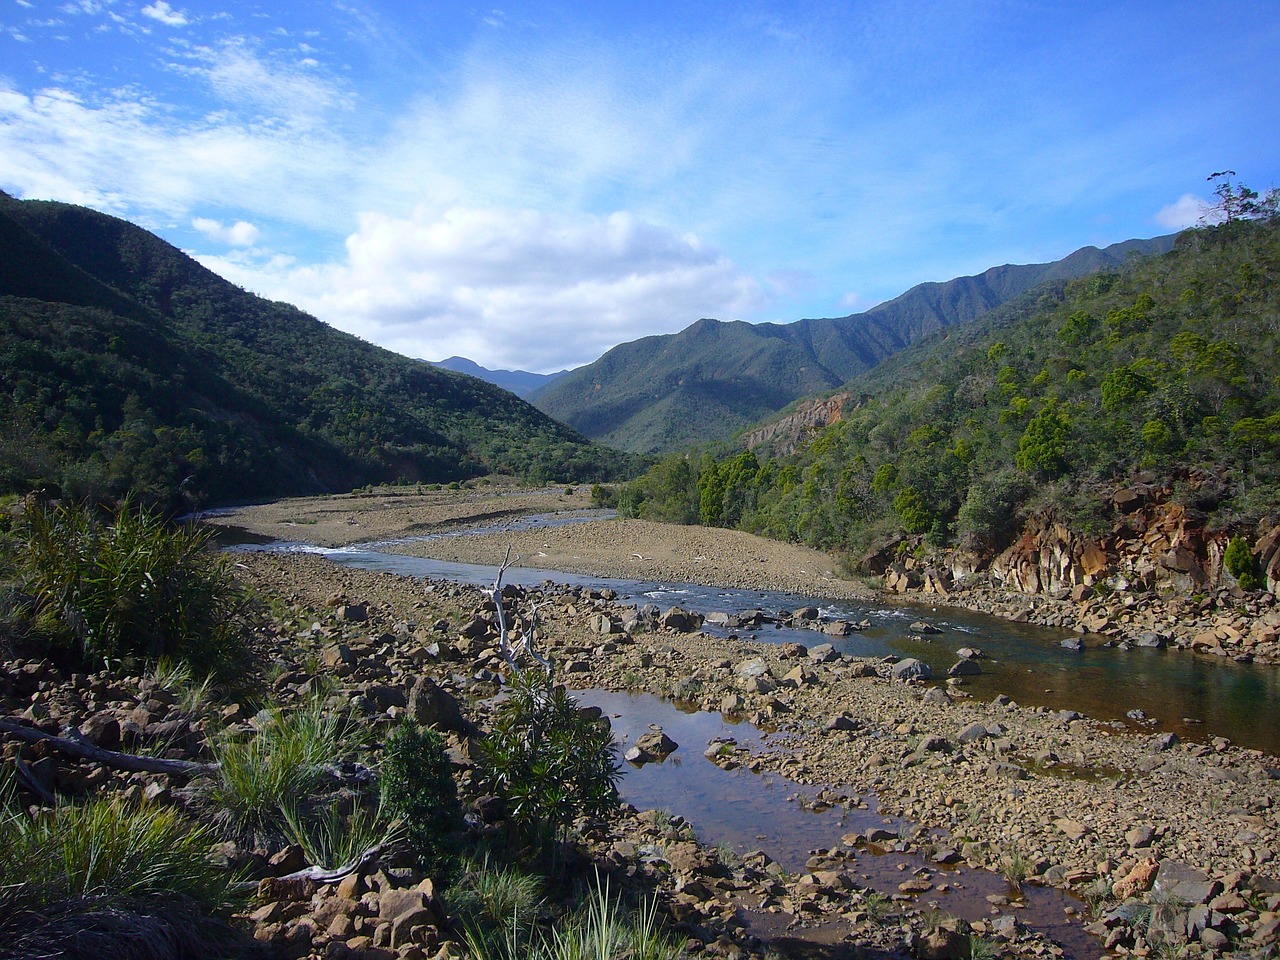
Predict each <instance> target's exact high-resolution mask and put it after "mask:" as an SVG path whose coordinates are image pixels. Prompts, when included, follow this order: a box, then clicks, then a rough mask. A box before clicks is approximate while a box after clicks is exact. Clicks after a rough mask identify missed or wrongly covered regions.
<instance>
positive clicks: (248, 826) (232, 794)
mask: <svg viewBox="0 0 1280 960" xmlns="http://www.w3.org/2000/svg"><path fill="white" fill-rule="evenodd" d="M259 716H260V717H262V718H263V719H262V722H261V725H260V726H259V729H258V730H257V731H256V732H254V733H252V734H250V735H249V736H248V737H237V736H235V735H233V734H232V733H230V732H225V733H224V734H223V735H222V736H220V737H218V738H217V739H216V740H215V741H214V744H213V753H214V759H215V760H216V761H217V762H218V764H219V770H218V776H217V778H216V779H215V780H213V781H212V783H211V784H210V785H209V787H208V788H207V790H206V793H205V800H206V801H207V802H208V803H209V804H210V805H211V806H212V807H213V808H214V811H215V813H214V817H215V820H216V821H217V822H218V823H219V824H220V825H221V826H222V827H223V829H224V830H225V832H227V833H228V834H229V835H231V836H234V837H237V838H242V839H248V838H253V837H273V838H281V837H283V836H284V835H285V833H286V825H287V824H286V817H285V812H286V811H294V812H295V814H296V812H297V811H298V810H299V809H301V808H302V807H304V805H305V804H306V803H307V801H308V800H309V799H310V798H311V797H312V795H313V794H314V793H315V792H316V790H317V789H318V787H319V786H320V783H321V781H322V779H323V777H324V775H325V771H326V769H327V768H328V766H329V765H330V764H332V763H335V762H337V761H339V760H340V759H341V758H343V757H344V756H348V755H349V754H350V753H351V752H352V751H354V750H355V749H356V748H357V747H358V745H359V743H360V740H361V734H360V730H359V728H357V727H354V726H353V725H350V724H348V723H347V722H346V720H345V718H344V717H342V716H341V715H340V714H338V713H337V712H335V711H333V710H330V709H327V708H326V707H325V705H324V703H323V702H322V701H320V700H311V701H309V702H307V703H305V704H304V705H302V706H300V707H294V708H291V709H289V710H282V709H280V708H273V709H270V710H268V711H265V712H264V713H263V714H260V715H259Z"/></svg>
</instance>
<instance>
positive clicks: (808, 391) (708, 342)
mask: <svg viewBox="0 0 1280 960" xmlns="http://www.w3.org/2000/svg"><path fill="white" fill-rule="evenodd" d="M1172 243H1173V238H1172V237H1161V238H1157V239H1155V240H1130V241H1127V242H1125V243H1120V244H1115V245H1113V246H1110V247H1107V248H1106V249H1105V250H1098V249H1097V248H1095V247H1085V248H1083V249H1081V250H1077V251H1076V252H1075V253H1073V254H1071V255H1070V256H1069V257H1066V258H1064V259H1062V260H1058V261H1055V262H1053V263H1043V264H1029V265H1019V266H1010V265H1006V266H1002V267H992V268H991V269H990V270H987V271H986V272H984V273H982V274H979V275H977V276H972V277H958V278H956V279H954V280H949V281H947V282H946V283H925V284H920V285H919V286H916V287H913V288H912V289H910V290H908V291H907V292H906V293H904V294H902V295H901V296H900V297H897V298H896V299H894V300H890V301H888V302H887V303H883V304H880V305H879V306H877V307H874V308H872V309H871V310H868V311H867V312H866V313H861V314H854V315H852V316H848V317H843V318H839V319H824V320H799V321H797V322H795V323H788V324H775V323H761V324H749V323H743V322H741V321H735V322H722V321H718V320H710V319H703V320H699V321H697V322H696V323H694V324H692V325H691V326H689V327H687V328H685V329H684V330H682V331H681V332H680V333H677V334H672V335H669V336H657V337H646V338H644V339H642V340H637V341H634V342H632V343H625V344H622V345H621V346H618V347H615V348H613V349H612V350H610V351H609V352H607V353H606V354H605V355H604V356H602V357H601V358H600V359H599V360H597V361H595V362H594V363H591V364H588V365H586V366H585V367H579V368H578V369H576V370H573V371H571V372H569V373H567V374H565V375H564V376H562V377H560V378H559V379H557V380H556V381H555V382H554V383H552V384H550V385H548V386H546V387H544V388H543V389H541V390H539V391H538V392H537V393H535V394H533V396H532V400H533V402H534V403H535V404H536V405H537V406H538V407H539V408H540V409H541V410H544V411H545V412H547V413H548V414H550V415H551V416H553V417H555V418H556V419H558V420H561V421H563V422H564V423H567V424H569V425H570V426H572V427H574V428H575V429H577V430H580V431H582V433H583V434H585V435H586V436H588V437H591V438H592V439H596V440H600V441H601V442H604V443H608V444H610V445H612V446H615V447H618V448H619V449H622V450H629V451H632V452H635V453H654V452H664V451H671V450H677V449H680V448H683V447H688V446H693V445H696V444H700V443H706V442H710V441H715V440H727V439H728V438H729V437H731V436H732V435H733V434H734V433H735V432H737V431H738V430H741V429H742V428H744V427H746V426H749V425H751V424H753V423H755V422H757V421H759V420H761V419H764V418H765V417H768V416H769V415H770V414H773V413H776V412H777V411H779V410H781V409H782V408H784V407H785V406H787V404H789V403H791V402H792V401H794V400H796V399H798V398H800V397H806V396H810V395H812V394H815V393H820V392H822V391H825V390H830V389H832V388H834V387H838V386H839V385H841V384H843V383H844V382H845V381H847V380H849V379H850V378H851V377H853V376H855V375H857V374H858V373H861V372H863V371H865V370H868V369H870V368H872V367H874V366H875V365H876V364H877V363H879V362H881V361H882V360H884V359H885V358H886V357H888V356H890V355H891V354H893V353H894V352H896V351H898V350H901V349H902V348H903V347H905V346H907V345H909V344H911V343H913V342H915V341H916V340H918V339H920V337H922V336H924V335H925V334H928V333H930V332H932V331H935V330H939V329H941V328H943V327H948V326H952V325H954V324H961V323H967V322H969V321H971V320H973V319H975V318H976V317H979V316H981V315H982V314H984V313H986V312H987V311H989V310H991V309H992V308H994V307H997V306H999V305H1000V304H1003V303H1005V302H1007V301H1008V300H1009V299H1010V298H1012V297H1014V296H1017V295H1018V294H1020V293H1022V292H1024V291H1026V290H1029V289H1031V288H1032V287H1034V286H1036V285H1037V284H1040V283H1044V282H1046V281H1049V280H1053V279H1062V278H1067V277H1074V276H1080V275H1082V274H1086V273H1090V272H1093V271H1095V270H1099V269H1102V268H1105V267H1114V266H1116V265H1118V264H1120V263H1123V262H1124V260H1125V258H1126V257H1128V256H1130V255H1132V254H1142V253H1156V252H1160V251H1162V250H1167V249H1169V247H1170V246H1171V245H1172Z"/></svg>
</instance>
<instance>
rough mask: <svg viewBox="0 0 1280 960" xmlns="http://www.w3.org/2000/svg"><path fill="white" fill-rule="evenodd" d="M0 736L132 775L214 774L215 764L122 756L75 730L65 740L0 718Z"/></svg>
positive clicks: (127, 754)
mask: <svg viewBox="0 0 1280 960" xmlns="http://www.w3.org/2000/svg"><path fill="white" fill-rule="evenodd" d="M0 734H3V735H5V736H10V737H14V738H15V739H18V740H23V741H25V742H27V743H48V744H49V746H51V747H52V748H53V749H54V750H57V751H58V752H59V753H61V754H64V755H65V756H68V757H74V758H75V759H77V760H91V761H93V762H94V763H103V764H106V765H107V766H108V767H111V768H113V769H116V770H127V771H129V772H131V773H164V774H168V775H169V776H178V777H199V776H207V775H209V774H212V773H216V772H217V770H218V765H217V764H216V763H200V762H198V761H195V760H167V759H165V758H163V757H143V756H139V755H138V754H136V753H121V752H119V751H116V750H106V749H104V748H102V747H99V746H95V745H94V744H92V743H90V742H89V741H88V740H87V739H86V738H85V736H84V734H82V733H81V732H80V731H79V730H76V729H75V728H74V727H73V728H71V729H70V730H69V731H68V735H67V736H65V737H59V736H55V735H54V734H52V733H45V732H44V731H43V730H37V729H35V728H34V727H26V726H23V725H22V724H20V723H16V722H14V721H13V720H4V719H0Z"/></svg>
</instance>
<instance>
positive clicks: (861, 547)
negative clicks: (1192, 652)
mask: <svg viewBox="0 0 1280 960" xmlns="http://www.w3.org/2000/svg"><path fill="white" fill-rule="evenodd" d="M1229 189H1230V188H1229ZM1255 212H1257V213H1258V215H1257V216H1255V217H1247V216H1233V217H1231V218H1230V219H1229V220H1228V221H1227V222H1224V223H1222V224H1220V225H1217V226H1208V227H1202V228H1199V229H1195V230H1190V231H1187V232H1185V233H1184V234H1183V235H1181V236H1180V237H1179V239H1178V242H1177V244H1176V246H1175V247H1174V249H1173V250H1172V251H1170V252H1168V253H1166V254H1162V255H1158V256H1153V257H1147V258H1141V259H1137V260H1135V261H1133V262H1131V263H1129V264H1126V265H1125V266H1123V267H1121V268H1118V269H1112V270H1108V271H1104V272H1100V273H1096V274H1092V275H1089V276H1086V277H1080V278H1076V279H1070V280H1065V281H1055V282H1052V283H1049V284H1047V285H1043V286H1041V287H1039V288H1037V289H1036V290H1034V291H1032V292H1030V293H1028V294H1026V295H1024V296H1022V297H1020V298H1017V299H1016V300H1014V301H1011V302H1010V303H1009V304H1006V305H1005V306H1004V307H1001V308H1000V309H998V310H996V311H993V312H992V313H990V314H988V315H987V316H985V317H983V318H980V319H979V320H977V321H975V322H974V323H971V324H967V325H964V326H959V327H951V328H948V329H947V330H944V331H941V332H939V333H936V334H934V335H933V336H931V337H929V338H927V339H925V340H923V341H921V342H920V343H918V344H916V345H915V346H913V347H911V348H908V349H907V350H905V351H902V352H901V353H899V354H897V355H895V356H894V357H892V358H890V359H889V360H887V361H885V362H884V363H882V364H881V365H880V366H879V367H877V368H876V369H875V370H872V371H870V372H868V373H866V374H864V375H862V376H860V377H857V378H855V379H854V380H852V381H851V382H850V383H849V384H847V385H846V389H848V390H849V391H850V392H851V393H852V394H853V396H855V397H860V398H861V399H860V400H858V401H856V402H853V403H851V404H850V405H848V406H846V408H845V409H844V411H843V415H842V417H841V419H840V420H839V421H838V422H836V423H833V424H831V425H830V426H827V427H826V428H824V429H822V430H820V431H818V432H817V433H816V435H814V436H813V438H812V440H811V441H810V442H808V443H807V444H805V445H803V446H802V447H801V448H800V449H799V450H797V451H796V452H795V453H794V454H792V455H790V456H780V457H770V456H769V455H768V451H767V450H766V449H763V448H761V449H759V450H756V451H750V450H748V451H741V452H735V453H731V454H728V455H722V456H719V457H713V456H710V455H704V456H703V457H701V458H700V459H698V458H694V457H689V456H671V457H668V458H666V459H664V460H662V461H660V462H658V463H657V464H656V465H654V466H653V467H652V468H651V469H650V470H649V472H648V473H647V474H646V475H645V476H644V477H642V478H641V479H639V480H638V481H636V482H634V483H631V484H629V485H627V486H625V487H623V488H622V489H621V490H620V491H619V500H620V506H621V507H622V509H623V510H624V512H627V513H629V514H632V515H638V516H645V517H650V518H661V519H669V520H676V521H680V522H685V523H703V524H711V525H723V526H735V527H741V528H743V529H746V530H751V531H755V532H759V533H764V534H767V535H770V536H773V537H778V538H785V539H794V540H799V541H804V542H806V543H810V544H813V545H816V546H821V547H826V548H838V549H844V550H848V551H851V552H856V553H858V554H862V553H864V552H866V551H868V550H874V549H876V548H877V547H878V546H880V545H883V544H886V543H890V542H893V541H894V540H896V539H899V538H900V537H901V536H902V535H903V534H906V535H919V536H922V537H923V539H924V540H925V541H926V542H927V543H929V544H932V545H934V546H944V545H955V544H958V545H962V546H967V547H971V548H974V549H977V550H980V551H982V552H990V551H994V550H996V549H998V548H1000V547H1002V546H1003V545H1004V544H1005V543H1006V542H1007V540H1008V538H1009V536H1010V535H1011V534H1012V533H1013V532H1014V530H1015V529H1017V527H1018V526H1019V525H1020V523H1021V521H1022V520H1024V519H1025V518H1026V517H1028V516H1030V515H1033V514H1034V515H1052V516H1057V517H1060V518H1062V519H1065V520H1067V521H1068V522H1069V523H1070V524H1071V525H1072V526H1073V527H1074V528H1076V529H1078V530H1080V531H1082V532H1096V529H1091V528H1097V527H1098V526H1099V525H1100V524H1101V523H1102V522H1103V510H1104V508H1105V505H1106V503H1107V502H1108V500H1109V491H1110V490H1111V489H1114V487H1115V485H1116V484H1117V483H1123V482H1126V481H1128V480H1130V479H1133V478H1134V477H1136V476H1140V475H1142V474H1144V473H1149V474H1151V475H1152V476H1153V477H1154V478H1159V479H1160V480H1161V481H1162V482H1166V483H1168V484H1170V485H1171V486H1172V487H1173V490H1174V495H1175V497H1177V498H1178V499H1180V500H1182V501H1183V502H1185V503H1186V504H1187V505H1188V506H1189V507H1191V508H1193V509H1195V510H1198V511H1200V512H1201V513H1202V514H1203V515H1204V516H1206V518H1207V519H1209V520H1210V521H1211V522H1212V523H1214V524H1216V525H1218V526H1220V527H1221V526H1232V525H1234V524H1237V523H1240V522H1242V521H1246V520H1255V521H1256V520H1258V519H1260V518H1261V517H1263V516H1265V515H1267V514H1268V513H1272V514H1274V512H1275V510H1276V508H1277V505H1278V504H1280V367H1278V366H1277V357H1280V315H1278V314H1277V300H1276V294H1277V290H1278V289H1280V222H1277V219H1276V218H1275V217H1274V216H1272V215H1270V213H1269V212H1267V211H1257V210H1255ZM1263 212H1266V213H1267V215H1265V216H1264V215H1262V213H1263Z"/></svg>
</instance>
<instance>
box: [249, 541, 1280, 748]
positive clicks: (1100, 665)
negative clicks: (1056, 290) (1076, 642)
mask: <svg viewBox="0 0 1280 960" xmlns="http://www.w3.org/2000/svg"><path fill="white" fill-rule="evenodd" d="M380 546H381V545H380V544H366V545H361V546H357V547H345V548H340V549H325V548H319V547H314V546H310V545H308V544H301V543H282V542H272V543H265V544H264V543H258V544H247V543H241V544H238V545H232V546H230V547H228V549H230V550H270V551H301V552H308V553H317V554H321V555H323V556H326V557H328V558H329V559H331V560H333V561H334V562H336V563H340V564H344V565H348V566H353V567H359V568H362V569H368V570H375V571H383V572H388V573H398V574H404V575H409V576H416V577H424V578H433V579H443V580H452V581H455V582H460V583H470V584H477V585H488V584H492V582H493V579H494V577H495V576H496V574H497V568H496V567H488V566H479V565H472V564H461V563H448V562H444V561H438V560H430V559H426V558H422V557H410V556H405V555H402V554H396V553H389V552H385V551H384V550H383V549H380ZM505 580H506V582H508V583H518V584H521V585H524V586H537V585H540V584H542V583H544V582H546V581H548V580H554V581H555V582H556V583H567V584H570V585H580V586H589V587H596V588H604V587H609V588H611V589H613V590H614V591H615V592H616V593H617V594H618V596H619V599H620V600H622V601H623V602H627V603H635V604H644V603H656V604H658V605H659V606H662V607H666V606H670V605H679V606H682V607H684V608H686V609H689V610H696V611H699V612H701V613H704V614H705V613H712V612H722V613H738V612H741V611H744V610H753V609H758V610H762V611H764V612H765V613H766V614H777V613H778V612H779V611H783V610H788V611H789V610H795V609H797V608H799V607H803V606H809V605H811V604H814V603H815V601H814V600H813V599H812V598H808V597H799V596H795V595H791V594H786V593H776V592H771V591H754V590H733V589H724V588H719V587H705V586H699V585H696V584H663V583H655V582H652V581H648V582H646V581H637V580H618V579H607V578H602V577H585V576H580V575H577V574H572V573H562V572H559V571H550V570H543V569H536V568H512V569H509V570H508V571H507V572H506V575H505ZM817 603H818V605H819V606H820V608H821V610H822V613H823V615H824V616H825V617H828V618H832V619H845V620H850V621H853V622H861V621H864V620H866V621H870V626H869V627H868V628H867V629H865V630H863V631H861V632H858V633H854V634H852V635H850V636H848V637H841V638H831V637H827V636H824V635H822V634H820V633H815V632H814V631H812V630H807V629H802V628H801V629H797V628H776V627H774V626H772V625H766V626H765V627H763V628H762V629H760V630H758V631H756V632H754V633H749V634H748V633H744V632H741V631H740V632H739V634H738V635H739V636H741V637H743V638H749V637H754V638H756V639H758V640H759V641H761V642H767V643H782V642H785V641H789V640H795V641H799V642H801V643H804V644H806V645H807V646H813V645H815V644H817V643H824V642H830V643H832V644H833V645H834V646H835V647H836V649H837V650H840V651H841V652H844V653H849V654H852V655H855V656H863V657H882V656H887V655H890V654H892V655H896V656H911V657H918V658H920V659H921V660H924V661H926V662H927V663H928V664H929V665H930V666H931V667H932V668H933V672H934V675H935V676H945V675H946V671H947V669H948V668H949V667H950V666H951V665H952V664H953V663H955V662H956V659H957V658H956V650H958V649H959V648H961V647H966V646H967V647H978V648H980V649H981V650H982V651H983V652H984V653H985V654H986V655H987V657H989V658H990V659H986V660H983V661H981V666H982V670H983V673H982V675H981V676H977V677H971V678H966V679H967V681H968V682H967V684H966V686H965V687H964V688H963V689H964V690H965V691H966V692H968V693H971V694H972V695H973V696H975V697H978V698H982V699H990V698H992V697H994V696H995V695H996V694H999V693H1003V694H1007V695H1008V696H1010V697H1013V699H1015V700H1017V701H1018V702H1019V703H1022V704H1024V705H1037V704H1038V705H1044V706H1047V707H1050V708H1052V709H1056V710H1076V711H1079V712H1080V713H1082V714H1085V715H1087V716H1091V717H1096V718H1098V719H1101V720H1115V721H1118V722H1121V723H1123V724H1125V725H1127V726H1128V727H1130V728H1133V729H1137V730H1149V731H1151V732H1153V733H1154V732H1156V731H1173V732H1176V733H1177V734H1178V735H1179V736H1181V737H1184V738H1187V739H1205V738H1207V737H1210V736H1224V737H1227V738H1229V739H1230V740H1232V741H1233V742H1235V743H1238V744H1240V745H1242V746H1245V747H1250V748H1253V749H1257V750H1263V751H1266V752H1267V753H1269V754H1272V755H1280V667H1273V666H1261V665H1257V664H1241V663H1235V662H1233V661H1226V660H1220V659H1217V658H1205V657H1201V656H1197V655H1193V654H1190V653H1187V652H1186V651H1180V650H1177V651H1172V650H1151V649H1141V648H1139V649H1133V650H1128V651H1121V650H1117V649H1114V648H1108V647H1103V646H1101V645H1100V641H1099V640H1098V639H1097V638H1086V649H1085V650H1084V651H1083V652H1079V653H1077V652H1073V651H1071V650H1067V649H1064V648H1063V647H1061V646H1060V643H1061V641H1062V640H1063V639H1065V638H1067V637H1068V636H1074V634H1069V633H1068V632H1067V631H1064V630H1051V629H1045V628H1040V627H1034V626H1030V625H1027V624H1019V623H1011V622H1009V621H1006V620H1001V619H998V618H996V617H989V616H984V615H982V614H977V613H970V612H968V611H964V610H959V609H956V608H951V607H938V608H934V607H929V606H922V605H917V604H905V603H904V604H895V605H892V606H889V605H885V604H875V605H870V606H864V605H860V604H857V603H854V602H849V601H817ZM917 620H923V621H926V622H928V623H930V624H932V625H933V626H936V627H938V628H939V630H940V631H941V633H938V634H933V635H930V636H928V637H925V638H920V637H913V635H912V633H911V631H910V629H909V625H910V624H911V623H913V622H914V621H917ZM707 630H708V632H711V633H719V634H721V635H726V634H727V633H728V632H729V631H727V630H723V629H721V630H716V628H714V627H710V626H709V627H708V628H707ZM1133 710H1141V711H1143V713H1145V715H1146V716H1147V717H1148V718H1151V719H1149V720H1146V721H1133V720H1131V719H1129V718H1128V717H1127V714H1128V713H1129V712H1130V711H1133Z"/></svg>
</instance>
